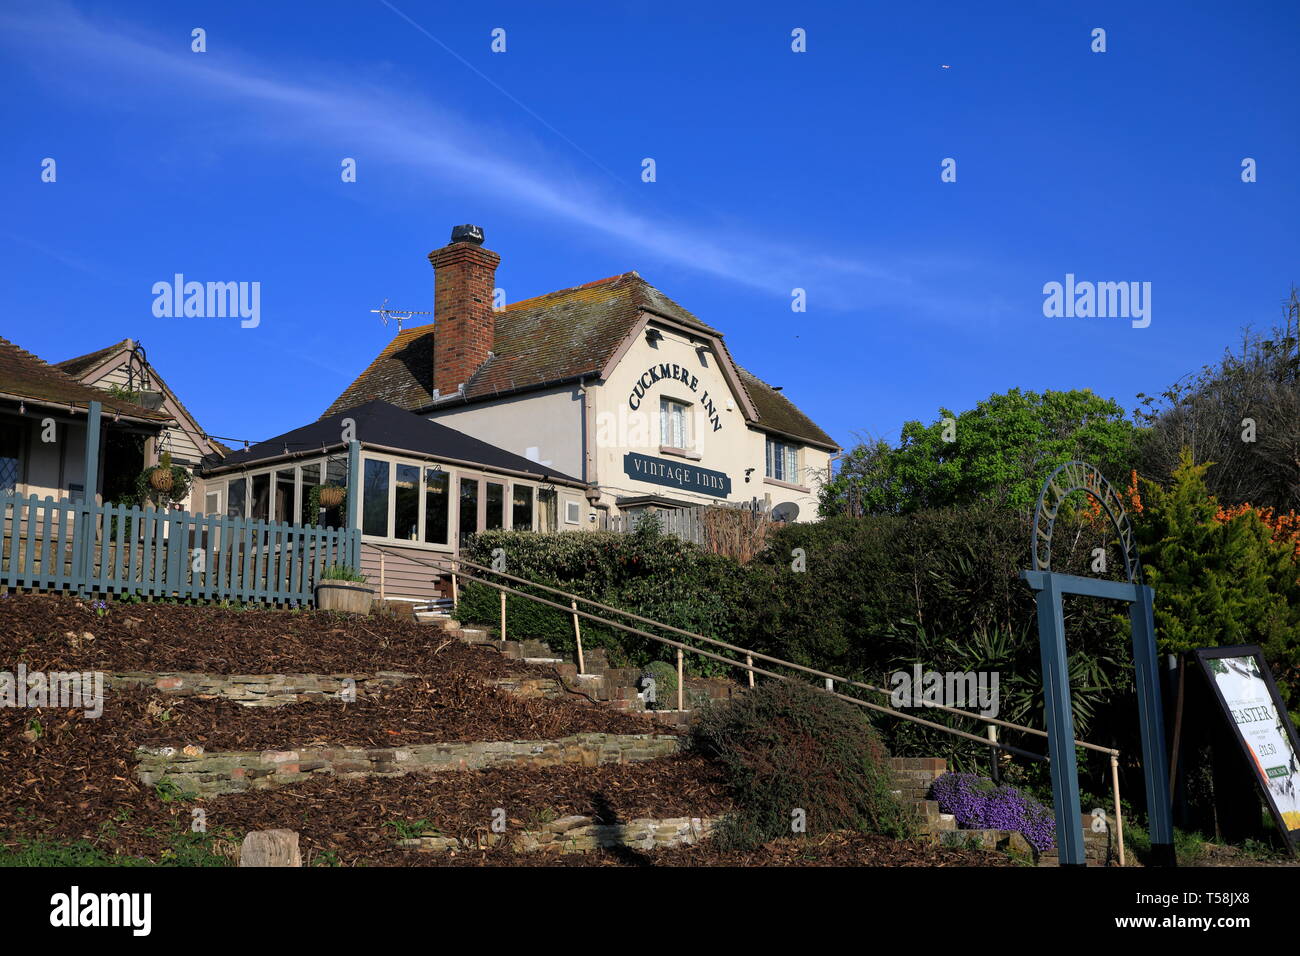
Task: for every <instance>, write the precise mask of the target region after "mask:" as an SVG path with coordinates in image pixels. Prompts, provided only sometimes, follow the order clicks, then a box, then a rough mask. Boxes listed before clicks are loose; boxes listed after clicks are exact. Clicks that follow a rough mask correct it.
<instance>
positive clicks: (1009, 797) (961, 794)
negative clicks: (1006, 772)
mask: <svg viewBox="0 0 1300 956" xmlns="http://www.w3.org/2000/svg"><path fill="white" fill-rule="evenodd" d="M930 795H931V797H932V798H933V799H935V800H937V801H938V803H939V810H940V811H942V812H943V813H951V814H953V815H954V816H955V817H956V818H957V825H958V826H960V827H961V828H962V829H964V830H1014V831H1016V832H1017V833H1019V834H1020V835H1021V836H1023V837H1024V838H1025V839H1026V840H1028V841H1029V844H1030V846H1032V847H1033V848H1034V849H1036V850H1038V851H1039V852H1042V851H1044V850H1050V849H1051V848H1052V847H1053V846H1055V845H1056V818H1055V816H1054V815H1053V813H1052V810H1051V808H1050V807H1046V806H1044V805H1043V804H1041V803H1039V802H1038V801H1037V800H1035V799H1034V798H1033V797H1031V796H1030V795H1029V794H1027V793H1025V792H1023V791H1021V790H1018V789H1017V788H1015V787H1011V786H1007V785H1006V784H1003V785H1002V786H998V785H996V784H995V783H993V781H992V780H989V779H988V778H987V777H980V776H977V775H976V774H973V773H945V774H944V775H943V776H942V777H940V778H939V779H938V780H936V781H935V782H934V786H933V787H932V788H931V791H930Z"/></svg>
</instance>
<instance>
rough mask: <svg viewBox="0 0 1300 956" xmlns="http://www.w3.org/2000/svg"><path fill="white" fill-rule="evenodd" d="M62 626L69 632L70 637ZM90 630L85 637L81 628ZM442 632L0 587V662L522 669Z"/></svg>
mask: <svg viewBox="0 0 1300 956" xmlns="http://www.w3.org/2000/svg"><path fill="white" fill-rule="evenodd" d="M68 632H71V633H73V634H74V635H75V636H76V640H75V641H74V640H69V638H68V637H67V636H66V635H67V634H68ZM87 632H88V633H89V634H90V635H91V636H92V637H91V639H90V640H83V639H82V635H83V634H84V633H87ZM447 640H448V638H447V636H446V635H445V634H444V633H443V632H442V630H441V629H440V628H437V627H433V626H430V625H425V624H417V623H415V622H413V621H404V620H400V619H398V618H392V617H383V618H380V617H354V616H349V615H344V614H332V613H328V612H323V611H312V610H302V611H293V610H287V609H286V610H257V609H249V610H235V609H233V608H220V607H203V606H189V605H177V604H136V603H116V602H114V601H112V600H110V601H108V607H107V613H106V614H104V615H102V616H101V615H99V614H97V613H96V612H95V611H93V610H91V608H90V604H89V602H86V601H82V600H79V599H77V598H74V597H67V596H62V595H47V594H8V595H3V594H0V669H8V670H13V668H14V666H15V665H16V664H17V663H18V662H19V661H20V660H21V661H22V662H23V663H25V664H26V665H27V667H28V668H29V669H33V670H46V671H56V670H94V669H99V670H116V671H137V670H141V671H203V672H207V673H212V674H331V673H373V672H374V671H377V670H405V671H410V672H413V673H419V674H425V675H428V676H434V675H437V674H440V673H445V672H448V671H454V670H456V669H457V668H461V667H464V666H466V665H467V663H469V662H472V663H473V666H474V667H475V669H476V673H478V674H479V675H480V676H484V677H490V676H496V677H503V676H508V675H511V674H517V673H522V672H525V671H526V665H521V664H518V663H515V662H511V661H508V660H506V659H504V658H502V657H500V656H499V655H496V654H492V653H488V652H485V651H484V650H483V649H477V648H473V647H470V646H469V645H465V644H462V643H461V642H459V641H455V642H453V643H451V644H449V645H447V646H446V647H444V648H443V650H442V651H441V652H439V653H437V654H436V655H435V653H434V652H435V651H437V649H438V648H439V647H442V646H443V645H444V644H446V642H447Z"/></svg>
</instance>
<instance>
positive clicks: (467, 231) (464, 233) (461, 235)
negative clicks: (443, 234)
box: [451, 225, 483, 246]
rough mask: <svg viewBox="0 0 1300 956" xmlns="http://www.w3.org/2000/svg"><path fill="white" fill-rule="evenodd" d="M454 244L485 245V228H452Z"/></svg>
mask: <svg viewBox="0 0 1300 956" xmlns="http://www.w3.org/2000/svg"><path fill="white" fill-rule="evenodd" d="M451 241H452V242H472V243H474V245H476V246H481V245H483V227H482V226H469V225H466V226H452V227H451Z"/></svg>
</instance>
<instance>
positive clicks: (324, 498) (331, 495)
mask: <svg viewBox="0 0 1300 956" xmlns="http://www.w3.org/2000/svg"><path fill="white" fill-rule="evenodd" d="M320 504H321V507H322V508H337V507H338V506H339V505H341V504H343V489H342V488H339V487H338V486H337V485H321V489H320Z"/></svg>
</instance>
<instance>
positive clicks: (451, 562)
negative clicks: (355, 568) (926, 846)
mask: <svg viewBox="0 0 1300 956" xmlns="http://www.w3.org/2000/svg"><path fill="white" fill-rule="evenodd" d="M366 544H367V546H368V547H373V548H374V549H375V550H376V551H378V552H380V554H392V553H393V552H391V551H389V550H388V549H386V548H384V547H382V546H381V545H376V544H373V543H371V542H366ZM401 557H403V558H404V559H406V560H408V561H411V562H412V563H414V564H422V565H424V566H426V567H432V568H435V569H437V570H445V571H447V572H448V573H450V574H451V575H452V579H453V582H454V581H455V578H456V577H457V576H459V577H463V578H466V579H467V580H470V581H476V582H478V583H480V584H483V585H486V586H487V587H490V588H495V589H497V590H498V591H500V592H501V593H502V616H503V620H504V614H505V606H504V600H505V598H504V596H505V595H506V594H516V595H518V596H519V597H523V598H527V599H528V600H530V601H533V602H535V603H537V604H542V605H545V606H546V607H551V608H554V609H556V610H557V611H563V612H564V613H565V614H571V615H573V617H574V619H575V621H576V620H577V618H579V617H582V618H586V619H587V620H589V621H593V622H595V623H597V624H605V625H607V626H609V627H614V628H618V629H619V630H621V631H626V632H627V633H629V634H634V635H636V636H638V637H644V638H649V639H650V640H652V641H658V642H659V643H661V644H667V645H669V646H670V647H675V648H677V650H678V654H679V656H678V666H679V668H680V662H681V657H680V654H681V652H683V651H690V652H691V653H693V654H699V655H700V656H702V657H707V658H711V659H713V660H716V661H721V662H722V663H724V664H730V665H731V666H733V667H739V668H741V669H742V670H744V671H746V672H748V673H749V674H750V675H753V674H762V675H763V676H765V677H772V678H775V679H776V680H789V679H790V677H789V676H788V675H785V674H777V673H775V672H773V671H769V670H766V669H764V668H761V667H757V666H755V665H754V664H753V659H754V658H759V659H762V660H764V661H769V662H771V663H773V664H775V665H777V666H780V667H786V668H790V669H792V670H797V671H802V672H804V673H807V674H812V675H814V676H817V677H822V678H824V679H826V680H827V681H828V682H835V681H838V682H839V683H842V684H847V685H849V686H851V687H858V688H862V689H864V690H870V691H874V692H875V693H879V694H886V695H888V694H889V692H888V691H886V690H883V689H882V688H879V687H873V686H872V685H870V684H864V683H862V682H861V681H856V680H853V679H851V678H847V677H843V676H841V675H836V674H830V673H828V672H826V671H819V670H817V669H815V668H812V667H806V666H804V665H803V664H796V663H794V662H793V661H786V660H782V659H781V658H778V657H773V656H771V655H769V654H763V653H760V652H758V651H752V650H749V649H748V648H743V647H737V646H736V645H734V644H729V643H727V642H726V641H722V640H719V639H717V638H713V637H707V636H705V635H703V634H696V633H695V632H693V631H687V630H683V629H682V628H679V627H675V626H674V625H672V624H664V623H663V622H662V621H655V620H653V619H651V618H647V617H642V616H641V615H639V614H634V613H633V612H631V611H625V610H623V609H622V608H617V607H613V606H611V605H608V604H602V603H600V602H599V601H594V600H592V599H590V598H585V597H582V596H581V595H578V594H573V593H571V592H568V591H562V590H560V589H559V588H555V587H551V586H550V585H547V584H539V583H538V582H536V581H530V580H528V579H527V578H521V577H518V576H517V575H513V574H510V573H509V572H506V571H499V570H496V569H494V568H491V567H487V566H485V565H481V564H476V563H475V562H473V561H469V560H466V559H465V558H460V557H456V558H451V557H447V558H443V557H441V556H435V555H430V557H432V558H433V560H434V561H435V562H439V563H435V564H430V563H429V562H426V561H421V560H420V559H418V558H415V557H413V556H412V555H410V554H409V553H404V554H402V555H401ZM443 564H445V565H447V567H442V566H441V565H443ZM459 566H469V567H472V568H474V569H476V570H479V571H484V572H487V573H488V574H495V575H498V576H500V577H504V578H507V579H509V580H511V581H515V582H517V583H520V584H525V585H528V586H530V587H535V588H539V589H541V590H544V591H549V592H551V593H552V594H558V595H560V596H561V597H565V598H568V599H569V601H570V606H568V607H565V606H564V605H562V604H559V603H557V602H555V601H549V600H547V599H546V598H543V597H538V596H537V595H535V594H528V593H527V592H525V591H521V590H519V589H518V588H512V587H507V586H506V585H504V584H498V583H496V582H495V581H489V580H487V579H485V578H483V577H480V576H479V575H475V574H469V573H467V572H466V571H464V570H461V569H460V567H459ZM453 589H454V583H453ZM578 601H581V602H583V603H584V604H587V605H591V606H593V607H596V608H599V609H600V610H603V611H608V612H612V613H615V614H621V615H624V616H626V617H629V618H632V619H633V620H636V621H640V622H642V623H645V624H649V625H651V626H653V627H659V628H663V629H664V630H668V631H672V632H674V633H677V634H681V635H683V636H684V637H689V638H692V639H693V640H700V641H705V642H706V643H709V644H712V645H714V646H716V647H722V648H725V649H727V650H731V651H735V652H737V653H741V654H744V655H746V657H747V658H748V659H747V660H745V661H738V660H733V659H731V658H729V657H724V656H722V655H721V654H716V653H714V652H712V651H707V650H704V649H703V648H699V647H692V646H691V645H689V644H683V643H682V642H680V641H674V640H672V639H671V638H667V637H663V636H661V635H658V634H652V633H650V632H649V631H645V630H641V629H640V628H636V627H632V626H631V625H628V624H622V623H620V622H619V621H611V620H609V619H607V618H602V617H599V616H597V615H595V614H591V613H589V612H587V611H580V610H578V608H577V605H576V602H578ZM679 691H680V686H679ZM826 692H827V693H829V694H831V695H832V696H833V697H838V698H839V699H840V700H844V701H847V702H849V703H852V704H859V705H860V706H863V707H866V708H868V709H870V710H874V711H877V712H880V713H885V714H890V715H892V716H894V717H900V718H902V719H903V720H907V721H911V722H912V723H915V724H919V725H921V726H923V727H930V728H932V729H934V730H940V731H943V732H944V733H947V734H951V735H953V736H956V737H961V738H964V739H966V740H971V741H974V742H975V743H978V744H980V745H981V746H985V747H990V748H993V749H997V750H1002V751H1006V752H1007V753H1012V754H1016V755H1017V756H1021V757H1025V758H1027V759H1030V760H1035V761H1048V760H1050V759H1051V758H1050V757H1049V756H1047V755H1046V754H1038V753H1034V752H1032V751H1028V750H1022V749H1021V748H1019V747H1013V746H1011V745H1010V744H1004V743H1001V742H1000V741H997V740H992V739H989V738H987V737H980V736H978V735H976V734H972V733H968V732H967V731H964V730H957V729H956V728H954V727H948V726H946V725H944V724H940V723H936V722H934V721H930V720H926V719H924V718H922V717H917V716H915V715H913V714H907V713H903V712H902V711H898V710H894V709H893V708H891V707H885V706H883V705H881V704H873V703H871V702H870V701H866V700H863V699H862V698H860V697H850V696H849V695H847V694H841V693H839V692H837V691H835V690H832V689H831V688H830V687H829V686H828V687H827V688H826ZM927 706H931V707H934V709H936V710H943V711H946V712H948V713H952V714H956V715H958V716H962V717H969V718H971V719H974V720H981V721H984V722H985V723H988V724H997V725H999V726H1002V727H1007V728H1011V729H1014V730H1019V731H1022V732H1024V733H1030V734H1036V735H1038V736H1041V737H1046V736H1047V732H1046V731H1042V730H1038V729H1036V728H1033V727H1027V726H1025V725H1023V724H1016V723H1013V722H1011V721H1005V720H1000V719H998V718H995V717H985V716H984V715H983V714H977V713H973V712H971V711H966V710H960V709H958V708H955V707H947V706H943V705H937V704H936V705H927ZM1075 745H1076V746H1080V747H1085V748H1087V749H1089V750H1094V751H1097V752H1099V753H1105V754H1107V755H1109V757H1110V771H1111V785H1112V790H1113V794H1114V806H1115V828H1116V843H1117V847H1118V851H1119V864H1120V866H1124V865H1125V853H1124V829H1123V816H1122V813H1121V809H1120V795H1119V755H1120V751H1119V750H1117V749H1115V748H1112V747H1103V746H1101V745H1100V744H1092V743H1088V742H1087V741H1082V740H1076V741H1075Z"/></svg>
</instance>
